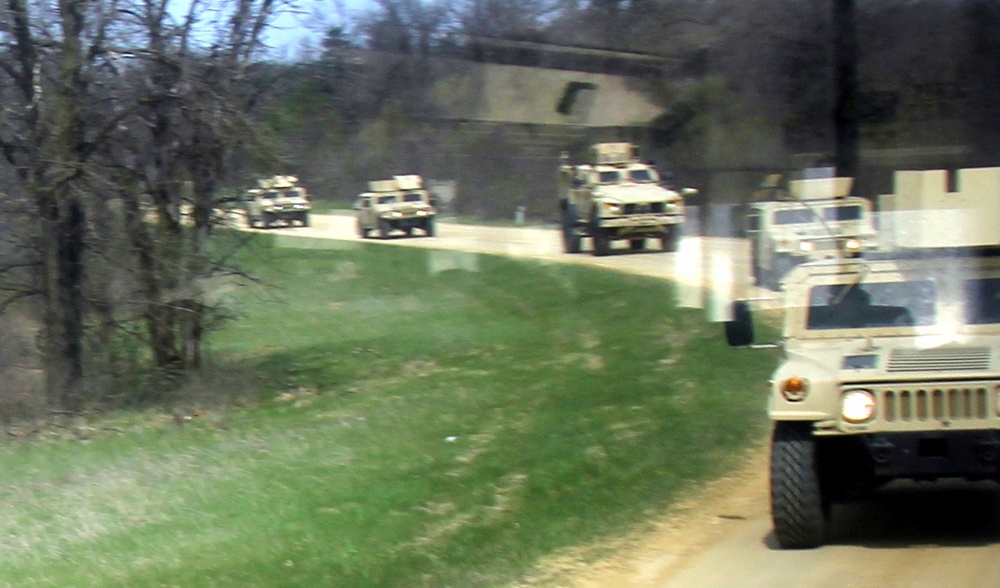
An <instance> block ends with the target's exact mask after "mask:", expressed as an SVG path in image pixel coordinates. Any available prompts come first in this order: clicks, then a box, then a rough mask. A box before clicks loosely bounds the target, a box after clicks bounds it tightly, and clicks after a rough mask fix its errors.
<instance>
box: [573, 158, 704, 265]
mask: <svg viewBox="0 0 1000 588" xmlns="http://www.w3.org/2000/svg"><path fill="white" fill-rule="evenodd" d="M589 159H590V160H589V163H584V164H579V165H573V164H571V163H569V155H568V154H566V153H564V154H563V155H562V158H561V164H560V166H559V212H560V214H561V215H562V233H563V245H564V248H565V251H566V252H567V253H579V252H580V251H581V250H582V249H581V241H582V239H583V238H586V237H590V238H591V239H592V240H593V250H592V251H593V254H594V255H607V254H608V253H610V251H611V242H612V241H616V240H627V241H628V242H629V246H630V247H631V249H632V250H641V249H643V248H644V247H645V245H646V239H656V240H658V241H659V242H660V246H661V248H662V249H663V250H664V251H676V250H677V246H678V242H679V240H680V236H681V226H682V224H683V222H684V199H683V196H682V194H683V195H691V194H694V193H696V192H697V190H694V189H693V188H685V189H684V190H683V191H682V193H678V192H676V191H674V190H672V189H668V188H666V187H664V186H662V185H661V184H660V176H659V175H658V174H657V172H656V170H655V169H654V168H653V166H651V165H649V164H646V163H643V162H641V161H640V160H639V158H638V155H637V152H636V148H635V146H634V145H632V144H631V143H598V144H596V145H592V146H591V147H590V158H589Z"/></svg>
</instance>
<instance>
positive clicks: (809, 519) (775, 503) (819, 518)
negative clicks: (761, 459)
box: [771, 421, 830, 549]
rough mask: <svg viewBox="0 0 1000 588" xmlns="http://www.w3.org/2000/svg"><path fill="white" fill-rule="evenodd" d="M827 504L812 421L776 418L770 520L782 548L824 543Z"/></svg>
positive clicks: (809, 546) (828, 510) (805, 547)
mask: <svg viewBox="0 0 1000 588" xmlns="http://www.w3.org/2000/svg"><path fill="white" fill-rule="evenodd" d="M829 516H830V504H829V501H828V499H827V497H826V496H824V492H823V487H822V484H821V482H820V463H819V459H818V455H817V451H816V441H815V440H814V439H813V436H812V423H810V422H791V421H787V422H786V421H779V422H776V423H775V424H774V434H773V436H772V438H771V520H772V522H773V523H774V536H775V538H776V539H777V540H778V543H779V544H780V545H781V547H783V548H785V549H811V548H814V547H817V546H819V545H820V544H822V543H823V537H824V535H825V534H826V527H827V522H828V520H829Z"/></svg>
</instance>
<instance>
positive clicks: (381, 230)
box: [378, 218, 392, 239]
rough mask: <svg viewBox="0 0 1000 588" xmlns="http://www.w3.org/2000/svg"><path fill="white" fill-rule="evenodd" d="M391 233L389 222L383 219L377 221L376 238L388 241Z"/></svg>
mask: <svg viewBox="0 0 1000 588" xmlns="http://www.w3.org/2000/svg"><path fill="white" fill-rule="evenodd" d="M391 232H392V225H391V224H389V221H387V220H385V219H384V218H380V219H378V236H379V237H380V238H382V239H388V238H389V233H391Z"/></svg>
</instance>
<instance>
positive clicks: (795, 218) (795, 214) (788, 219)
mask: <svg viewBox="0 0 1000 588" xmlns="http://www.w3.org/2000/svg"><path fill="white" fill-rule="evenodd" d="M815 220H816V215H815V214H814V213H813V211H812V210H811V209H809V208H786V209H784V210H776V211H774V224H776V225H797V224H800V223H811V222H814V221H815Z"/></svg>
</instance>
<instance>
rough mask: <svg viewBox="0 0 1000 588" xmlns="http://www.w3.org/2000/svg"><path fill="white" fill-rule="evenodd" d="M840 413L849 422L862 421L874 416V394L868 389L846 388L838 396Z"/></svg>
mask: <svg viewBox="0 0 1000 588" xmlns="http://www.w3.org/2000/svg"><path fill="white" fill-rule="evenodd" d="M840 414H841V415H842V416H843V417H844V420H845V421H847V422H849V423H863V422H865V421H869V420H871V418H872V417H873V416H875V395H874V394H872V393H871V392H869V391H868V390H848V391H847V392H844V395H843V396H842V397H841V398H840Z"/></svg>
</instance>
